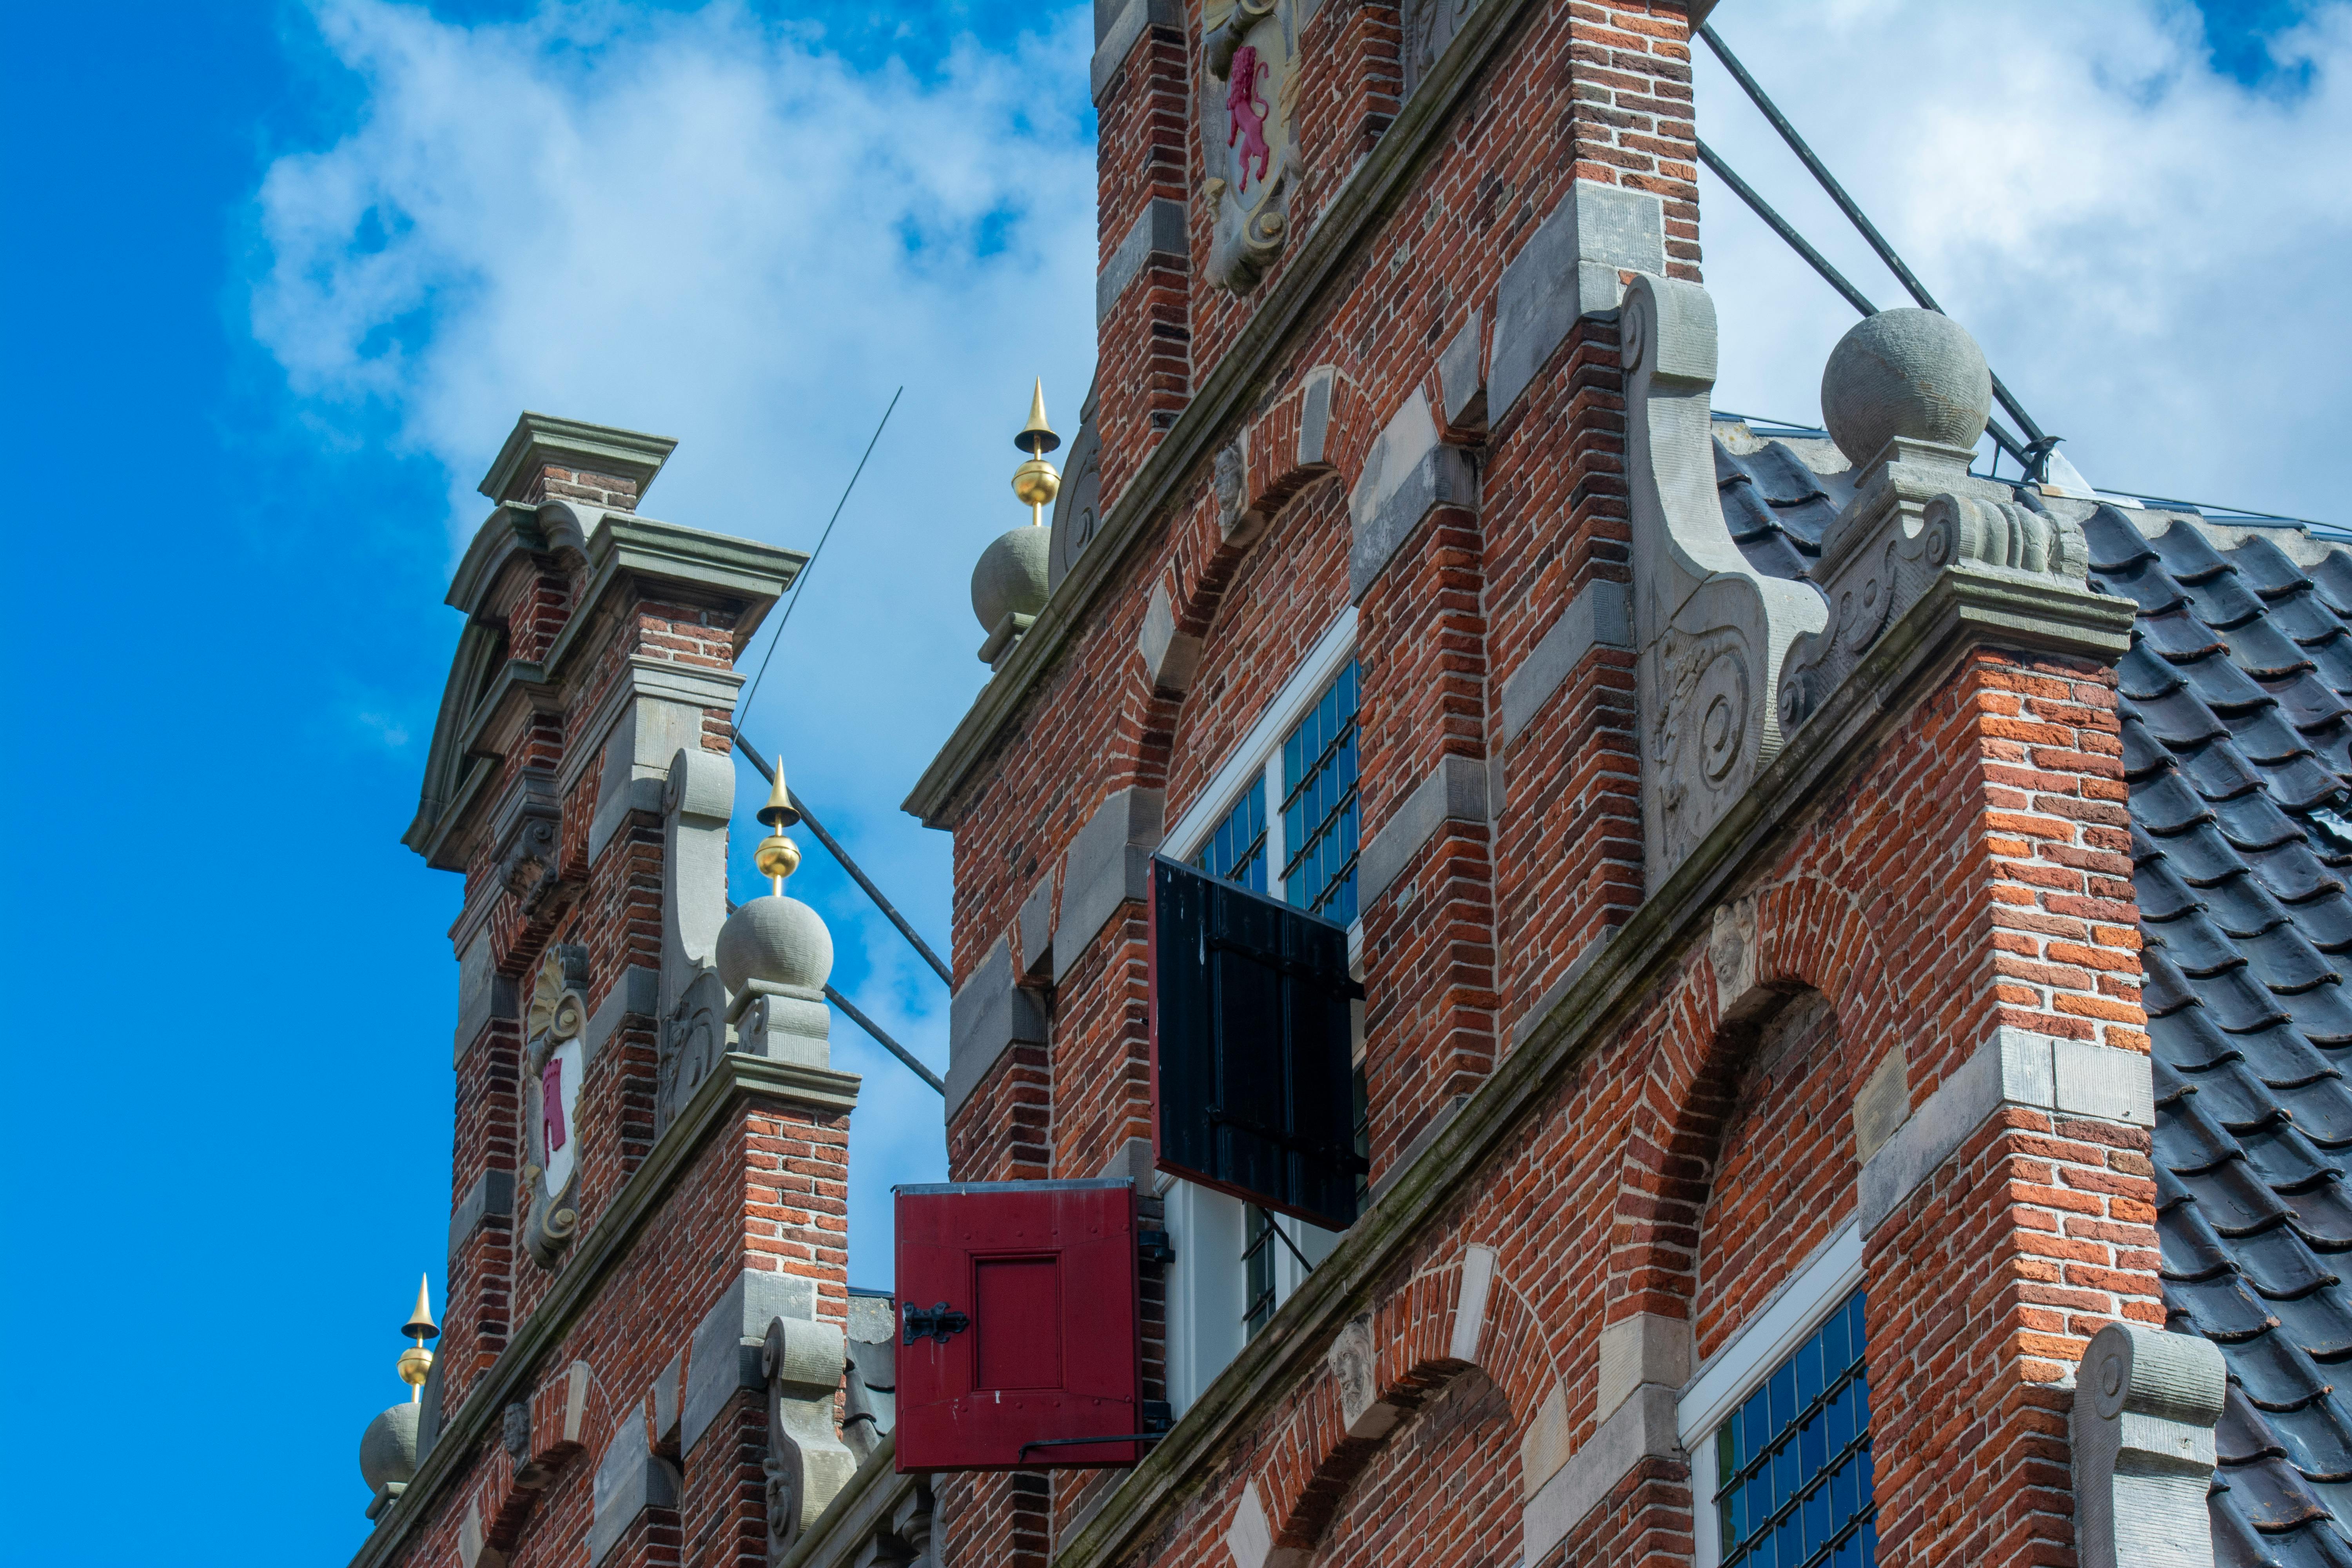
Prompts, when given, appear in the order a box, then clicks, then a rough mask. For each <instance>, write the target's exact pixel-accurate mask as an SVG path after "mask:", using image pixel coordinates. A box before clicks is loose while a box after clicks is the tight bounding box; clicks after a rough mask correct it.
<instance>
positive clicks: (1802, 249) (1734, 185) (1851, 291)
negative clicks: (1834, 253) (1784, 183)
mask: <svg viewBox="0 0 2352 1568" xmlns="http://www.w3.org/2000/svg"><path fill="white" fill-rule="evenodd" d="M1698 161H1699V162H1700V163H1705V164H1706V166H1707V167H1708V168H1710V169H1712V170H1714V171H1715V176H1716V178H1717V179H1719V180H1721V181H1722V182H1723V183H1724V184H1727V185H1729V186H1730V187H1731V194H1732V195H1735V196H1738V198H1739V199H1740V200H1741V201H1743V202H1746V203H1747V204H1748V207H1749V208H1750V209H1751V210H1752V211H1754V213H1755V214H1756V216H1758V217H1760V218H1762V219H1763V220H1764V223H1765V226H1767V227H1769V229H1771V231H1772V232H1773V233H1774V234H1777V235H1779V236H1780V237H1781V238H1782V239H1784V240H1786V241H1787V242H1788V245H1789V248H1790V249H1791V250H1793V251H1795V252H1796V253H1797V254H1798V255H1800V256H1801V257H1803V258H1805V260H1806V261H1807V262H1809V263H1811V266H1812V268H1813V270H1814V271H1816V272H1818V273H1820V274H1821V275H1822V279H1824V280H1825V281H1826V282H1827V283H1828V284H1829V286H1830V287H1831V288H1832V289H1836V290H1837V291H1838V292H1839V293H1841V294H1843V295H1844V296H1845V302H1846V303H1847V304H1849V305H1852V306H1853V308H1854V309H1855V310H1859V311H1861V312H1862V313H1863V314H1864V315H1865V316H1875V315H1876V314H1878V307H1877V306H1875V305H1874V304H1872V303H1871V302H1870V300H1869V298H1868V297H1867V296H1866V295H1864V293H1863V291H1862V290H1861V289H1857V288H1855V287H1854V286H1853V284H1851V283H1849V282H1847V281H1846V277H1845V274H1844V273H1843V272H1840V271H1839V270H1838V269H1837V268H1834V267H1832V266H1831V265H1830V258H1828V257H1826V256H1823V255H1822V253H1821V252H1820V251H1818V250H1815V249H1814V248H1813V247H1812V246H1811V244H1809V243H1808V242H1807V241H1806V239H1805V237H1804V236H1803V235H1801V234H1799V233H1798V232H1797V230H1796V227H1795V226H1794V225H1792V224H1790V222H1789V220H1788V219H1787V218H1784V217H1782V216H1780V214H1779V213H1777V212H1774V211H1773V210H1772V208H1771V205H1770V204H1769V203H1768V202H1766V201H1765V199H1764V198H1763V197H1762V196H1759V195H1757V194H1756V187H1755V186H1753V185H1751V184H1748V182H1747V181H1745V180H1743V179H1741V178H1740V177H1739V176H1738V174H1733V173H1732V172H1731V165H1730V164H1728V163H1725V162H1724V161H1723V160H1722V159H1721V158H1719V157H1717V155H1716V151H1715V149H1714V148H1712V147H1710V146H1708V145H1707V144H1706V142H1705V141H1704V140H1702V141H1701V142H1699V144H1698Z"/></svg>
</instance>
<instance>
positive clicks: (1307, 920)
mask: <svg viewBox="0 0 2352 1568" xmlns="http://www.w3.org/2000/svg"><path fill="white" fill-rule="evenodd" d="M1151 880H1152V889H1151V894H1152V896H1151V999H1152V1005H1151V1034H1152V1059H1153V1077H1152V1093H1153V1097H1154V1099H1155V1100H1156V1101H1157V1111H1158V1115H1157V1119H1156V1120H1157V1127H1158V1134H1159V1145H1158V1149H1157V1151H1156V1152H1157V1155H1158V1163H1159V1166H1160V1169H1161V1170H1163V1171H1172V1172H1174V1173H1177V1174H1179V1175H1181V1176H1184V1177H1187V1178H1189V1179H1190V1180H1192V1181H1196V1182H1201V1183H1203V1184H1206V1185H1209V1186H1213V1187H1216V1188H1218V1189H1220V1190H1222V1191H1224V1192H1228V1193H1231V1194H1234V1196H1235V1197H1239V1198H1244V1199H1247V1200H1248V1201H1249V1202H1251V1203H1254V1204H1258V1205H1263V1206H1264V1207H1266V1208H1269V1209H1273V1210H1275V1211H1276V1212H1277V1213H1281V1214H1286V1215H1297V1216H1298V1217H1299V1218H1301V1219H1304V1220H1307V1221H1308V1222H1310V1223H1312V1224H1315V1225H1319V1226H1324V1227H1326V1228H1327V1229H1332V1230H1344V1229H1345V1228H1347V1226H1349V1225H1352V1224H1353V1223H1354V1222H1355V1218H1356V1173H1357V1172H1358V1171H1360V1170H1361V1169H1362V1166H1363V1163H1362V1161H1361V1160H1360V1159H1359V1158H1358V1156H1357V1154H1356V1152H1355V1147H1354V1138H1355V1131H1354V1121H1355V1118H1354V1074H1353V1072H1352V1064H1351V1062H1350V1060H1349V1056H1350V1052H1349V1006H1348V1004H1349V1002H1350V1001H1351V1000H1352V999H1354V998H1355V997H1358V996H1360V995H1362V994H1363V991H1362V988H1361V987H1360V986H1359V985H1357V984H1356V983H1355V981H1354V980H1352V979H1350V978H1349V974H1348V932H1347V930H1346V928H1345V927H1342V926H1339V925H1335V924H1333V923H1332V922H1331V921H1327V920H1324V919H1322V918H1321V917H1319V916H1317V915H1310V914H1307V913H1306V912H1305V911H1304V910H1295V909H1292V908H1291V907H1290V906H1289V905H1287V904H1284V903H1279V902H1276V900H1272V899H1269V898H1265V897H1263V896H1262V895H1260V894H1256V893H1253V892H1251V891H1250V890H1249V889H1246V888H1243V887H1240V886H1238V885H1236V884H1234V883H1232V882H1225V881H1220V880H1218V879H1215V878H1213V877H1210V876H1208V875H1206V874H1205V873H1203V872H1202V871H1200V870H1197V869H1195V868H1192V867H1190V866H1184V865H1180V864H1178V863H1177V862H1175V861H1173V860H1170V859H1166V858H1156V859H1154V861H1153V862H1152V879H1151Z"/></svg>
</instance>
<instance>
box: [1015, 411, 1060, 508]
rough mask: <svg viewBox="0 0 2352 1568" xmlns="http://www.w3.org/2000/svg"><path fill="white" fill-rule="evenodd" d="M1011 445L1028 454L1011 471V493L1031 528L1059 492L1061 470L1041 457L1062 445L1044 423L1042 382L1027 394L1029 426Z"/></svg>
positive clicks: (1025, 427)
mask: <svg viewBox="0 0 2352 1568" xmlns="http://www.w3.org/2000/svg"><path fill="white" fill-rule="evenodd" d="M1061 444H1062V438H1061V437H1059V436H1056V435H1055V434H1054V427H1053V426H1051V425H1048V424H1046V423H1045V378H1044V377H1043V376H1040V377H1039V378H1038V380H1037V386H1036V390H1035V391H1034V392H1032V393H1031V394H1030V395H1029V423H1028V424H1026V425H1024V426H1022V427H1021V434H1019V435H1018V436H1015V437H1013V445H1014V446H1015V447H1019V448H1020V449H1021V450H1023V451H1024V452H1026V453H1028V454H1029V460H1028V461H1027V462H1025V463H1024V464H1022V465H1021V466H1020V467H1019V468H1015V469H1013V494H1014V495H1015V496H1017V497H1019V498H1020V500H1021V504H1022V505H1023V506H1025V507H1027V508H1028V509H1029V521H1030V523H1031V525H1032V526H1036V525H1039V524H1042V523H1044V522H1045V508H1046V507H1047V506H1048V505H1049V504H1051V502H1052V501H1053V500H1054V498H1055V496H1056V495H1058V494H1060V493H1061V489H1062V474H1061V470H1060V469H1058V468H1055V467H1054V465H1053V464H1051V463H1049V462H1047V461H1046V460H1045V454H1046V453H1048V452H1050V451H1052V450H1053V449H1054V448H1055V447H1058V446H1060V445H1061Z"/></svg>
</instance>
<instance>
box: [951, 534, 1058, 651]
mask: <svg viewBox="0 0 2352 1568" xmlns="http://www.w3.org/2000/svg"><path fill="white" fill-rule="evenodd" d="M1053 542H1054V531H1053V530H1052V529H1050V528H1037V527H1034V526H1024V527H1021V528H1016V529H1014V530H1013V531H1011V532H1010V533H1006V534H1003V535H1000V536H999V537H998V538H997V540H996V542H994V543H992V544H991V545H990V546H989V547H988V548H987V549H985V550H983V551H982V552H980V563H979V564H978V565H976V566H974V567H973V568H972V569H971V613H972V614H973V615H975V616H979V617H980V629H981V630H982V631H985V632H992V631H994V630H995V629H996V627H997V623H999V622H1000V621H1002V620H1003V619H1004V617H1005V616H1006V615H1007V614H1017V615H1024V616H1034V615H1035V614H1036V613H1037V612H1038V611H1040V610H1042V609H1044V608H1045V571H1046V566H1047V563H1048V562H1049V561H1050V559H1051V557H1052V553H1053V551H1052V546H1053Z"/></svg>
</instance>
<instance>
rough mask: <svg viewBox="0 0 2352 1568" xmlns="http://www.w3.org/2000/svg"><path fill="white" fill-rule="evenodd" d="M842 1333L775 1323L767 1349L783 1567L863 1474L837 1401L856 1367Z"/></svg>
mask: <svg viewBox="0 0 2352 1568" xmlns="http://www.w3.org/2000/svg"><path fill="white" fill-rule="evenodd" d="M847 1352H848V1344H847V1341H846V1339H845V1336H844V1335H843V1333H842V1331H841V1329H840V1326H839V1325H837V1324H835V1323H825V1322H808V1321H803V1320H802V1319H798V1318H794V1319H790V1320H787V1319H783V1318H775V1319H772V1320H771V1321H769V1324H768V1340H767V1343H766V1344H764V1345H762V1346H761V1349H760V1375H761V1377H763V1378H765V1379H766V1380H767V1384H768V1458H767V1461H766V1464H765V1466H764V1469H765V1474H766V1491H767V1507H768V1561H769V1563H771V1564H774V1563H782V1561H783V1559H784V1555H785V1553H787V1552H790V1551H791V1550H792V1548H793V1542H796V1541H798V1540H799V1539H800V1538H801V1532H802V1531H804V1530H806V1529H807V1528H808V1527H809V1526H810V1525H812V1524H814V1523H815V1522H816V1520H817V1516H818V1515H819V1514H821V1513H823V1512H824V1510H825V1507H826V1505H827V1504H829V1503H831V1502H832V1501H833V1500H834V1499H835V1497H837V1496H839V1495H840V1492H841V1489H842V1488H844V1487H845V1486H847V1485H848V1484H849V1479H850V1477H852V1476H854V1475H856V1473H857V1457H856V1455H854V1454H852V1453H851V1452H850V1451H849V1448H848V1446H847V1445H846V1444H845V1443H843V1442H842V1440H841V1435H840V1433H839V1432H838V1431H837V1430H836V1429H835V1426H834V1421H833V1416H834V1395H835V1394H836V1393H837V1392H838V1391H839V1390H840V1388H841V1379H842V1373H843V1372H844V1370H845V1368H846V1367H847V1366H848V1364H849V1357H848V1353H847Z"/></svg>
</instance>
